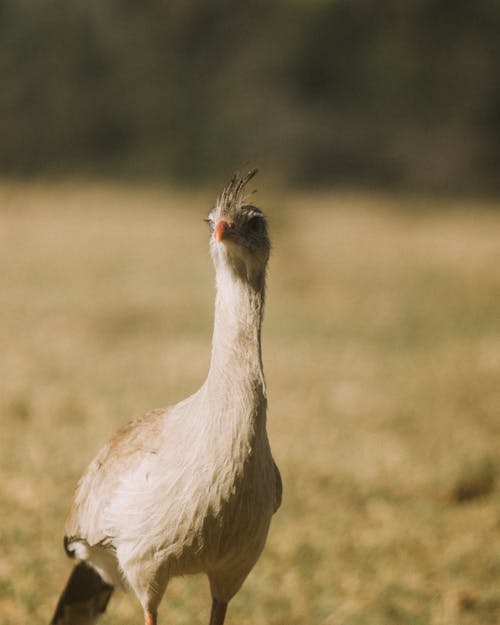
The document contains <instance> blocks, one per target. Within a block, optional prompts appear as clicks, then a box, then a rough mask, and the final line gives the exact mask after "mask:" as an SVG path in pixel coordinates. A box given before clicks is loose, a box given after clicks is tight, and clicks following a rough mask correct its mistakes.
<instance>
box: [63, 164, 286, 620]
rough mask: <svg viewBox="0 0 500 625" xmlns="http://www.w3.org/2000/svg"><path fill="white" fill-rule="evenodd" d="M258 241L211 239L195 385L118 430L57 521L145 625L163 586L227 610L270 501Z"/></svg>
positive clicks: (271, 508)
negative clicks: (207, 358)
mask: <svg viewBox="0 0 500 625" xmlns="http://www.w3.org/2000/svg"><path fill="white" fill-rule="evenodd" d="M254 173H255V172H250V174H248V175H247V176H246V177H244V178H239V177H237V178H233V179H232V181H231V182H230V183H229V185H228V186H227V187H226V189H225V190H224V191H223V193H222V195H221V197H220V198H219V200H218V204H217V206H216V208H215V209H214V211H215V213H214V215H213V218H214V219H221V216H222V214H224V216H225V217H226V218H228V216H233V217H234V216H235V215H236V216H238V211H239V210H241V202H242V201H243V200H242V190H243V188H244V185H245V184H246V182H247V181H248V180H249V179H250V178H251V177H253V175H254ZM259 212H260V211H259ZM264 234H265V238H266V241H265V242H264V243H265V244H262V245H261V246H260V248H256V247H255V246H256V244H255V243H254V242H253V243H252V245H253V246H254V248H255V249H257V253H254V251H252V250H251V251H248V250H247V251H246V252H245V251H243V252H242V251H241V249H240V248H241V247H242V246H241V245H237V246H236V249H235V246H233V245H232V244H231V245H227V244H225V243H224V242H222V243H218V242H217V241H216V240H215V238H214V237H213V236H212V237H211V242H210V245H211V252H212V256H213V260H214V265H215V269H216V287H217V291H216V304H215V320H214V333H213V345H212V356H211V362H210V368H209V372H208V375H207V378H206V380H205V382H204V384H203V385H202V386H201V388H200V389H199V390H198V391H197V392H196V393H194V394H193V395H191V396H190V397H188V398H187V399H185V400H184V401H182V402H180V403H178V404H176V405H175V406H172V407H169V408H165V409H159V410H154V411H152V412H149V413H148V414H146V415H145V416H144V417H142V418H140V419H138V420H136V421H133V422H132V423H130V424H128V425H126V426H125V427H124V428H122V429H121V430H119V431H118V432H117V434H116V435H115V436H114V437H113V438H112V439H111V441H110V442H108V443H107V444H106V445H105V446H104V447H103V448H102V449H101V451H100V452H99V453H98V455H97V456H96V458H95V459H94V460H93V461H92V463H91V464H90V466H89V467H88V469H87V471H86V472H85V473H84V475H83V477H82V478H81V480H80V482H79V484H78V487H77V490H76V493H75V495H74V498H73V501H72V504H71V507H70V511H69V513H68V517H67V521H66V527H65V532H66V536H67V544H68V550H69V551H71V552H72V553H73V554H74V555H76V556H77V557H78V558H79V559H81V560H84V561H86V562H88V563H90V565H92V566H93V567H94V568H95V570H96V571H97V572H98V574H99V575H100V577H101V578H102V580H104V582H105V583H106V584H109V585H116V584H120V583H122V582H126V583H127V584H128V585H130V586H131V587H132V588H133V590H134V591H135V593H136V594H137V596H138V598H139V600H140V602H141V604H142V606H143V608H144V610H145V611H150V612H152V613H156V610H157V607H158V605H159V603H160V601H161V598H162V596H163V593H164V591H165V589H166V586H167V583H168V580H169V579H170V578H171V577H172V576H175V575H185V574H191V573H201V572H203V573H205V574H207V575H208V578H209V581H210V586H211V591H212V595H213V597H214V598H215V599H217V600H218V601H220V602H223V603H227V602H228V601H229V600H230V599H231V597H233V596H234V594H235V593H236V592H237V591H238V589H239V588H240V586H241V584H242V583H243V581H244V579H245V578H246V576H247V575H248V573H249V572H250V570H251V569H252V567H253V565H254V564H255V562H256V560H257V559H258V557H259V555H260V553H261V551H262V549H263V547H264V543H265V540H266V537H267V533H268V529H269V524H270V521H271V517H272V514H273V513H274V512H275V511H276V509H277V508H278V506H279V503H280V501H281V478H280V476H279V471H278V470H277V467H276V464H275V463H274V461H273V458H272V455H271V451H270V447H269V441H268V438H267V432H266V409H267V397H266V395H267V393H266V386H265V381H264V373H263V368H262V356H261V339H260V336H261V323H262V315H263V306H264V290H265V270H266V264H267V259H268V256H269V244H268V239H267V232H265V233H264ZM252 249H253V248H252ZM245 254H246V255H247V257H245Z"/></svg>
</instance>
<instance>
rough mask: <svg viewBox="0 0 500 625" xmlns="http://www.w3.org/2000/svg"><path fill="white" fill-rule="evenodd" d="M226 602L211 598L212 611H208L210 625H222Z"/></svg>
mask: <svg viewBox="0 0 500 625" xmlns="http://www.w3.org/2000/svg"><path fill="white" fill-rule="evenodd" d="M226 610H227V603H224V602H223V601H218V600H217V599H216V598H215V597H213V598H212V612H211V613H210V625H224V618H225V616H226Z"/></svg>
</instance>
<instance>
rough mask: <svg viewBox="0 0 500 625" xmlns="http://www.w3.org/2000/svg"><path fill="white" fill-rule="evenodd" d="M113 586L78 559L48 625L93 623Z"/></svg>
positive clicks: (103, 607) (100, 612)
mask: <svg viewBox="0 0 500 625" xmlns="http://www.w3.org/2000/svg"><path fill="white" fill-rule="evenodd" d="M112 593H113V586H110V585H109V584H106V582H105V581H103V579H102V578H101V576H100V575H99V573H97V572H96V571H95V570H94V569H93V568H92V567H90V566H89V565H88V564H86V563H85V562H79V563H78V564H76V565H75V567H74V568H73V571H72V572H71V575H70V577H69V579H68V583H67V584H66V588H65V589H64V590H63V593H62V595H61V597H60V598H59V602H58V604H57V608H56V611H55V613H54V616H53V617H52V620H51V621H50V625H95V623H97V620H98V618H99V616H100V615H101V614H102V613H103V612H104V611H105V610H106V606H107V605H108V601H109V599H110V597H111V594H112Z"/></svg>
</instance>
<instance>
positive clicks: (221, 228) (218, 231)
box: [215, 219, 232, 243]
mask: <svg viewBox="0 0 500 625" xmlns="http://www.w3.org/2000/svg"><path fill="white" fill-rule="evenodd" d="M231 229H232V226H231V225H230V224H229V223H228V222H227V221H224V219H221V220H220V221H219V223H218V224H217V226H216V228H215V240H216V241H217V242H218V243H220V242H221V241H222V239H226V238H227V237H228V236H229V235H230V234H231Z"/></svg>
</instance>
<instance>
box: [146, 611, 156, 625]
mask: <svg viewBox="0 0 500 625" xmlns="http://www.w3.org/2000/svg"><path fill="white" fill-rule="evenodd" d="M144 625H156V612H150V611H149V610H146V612H144Z"/></svg>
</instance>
